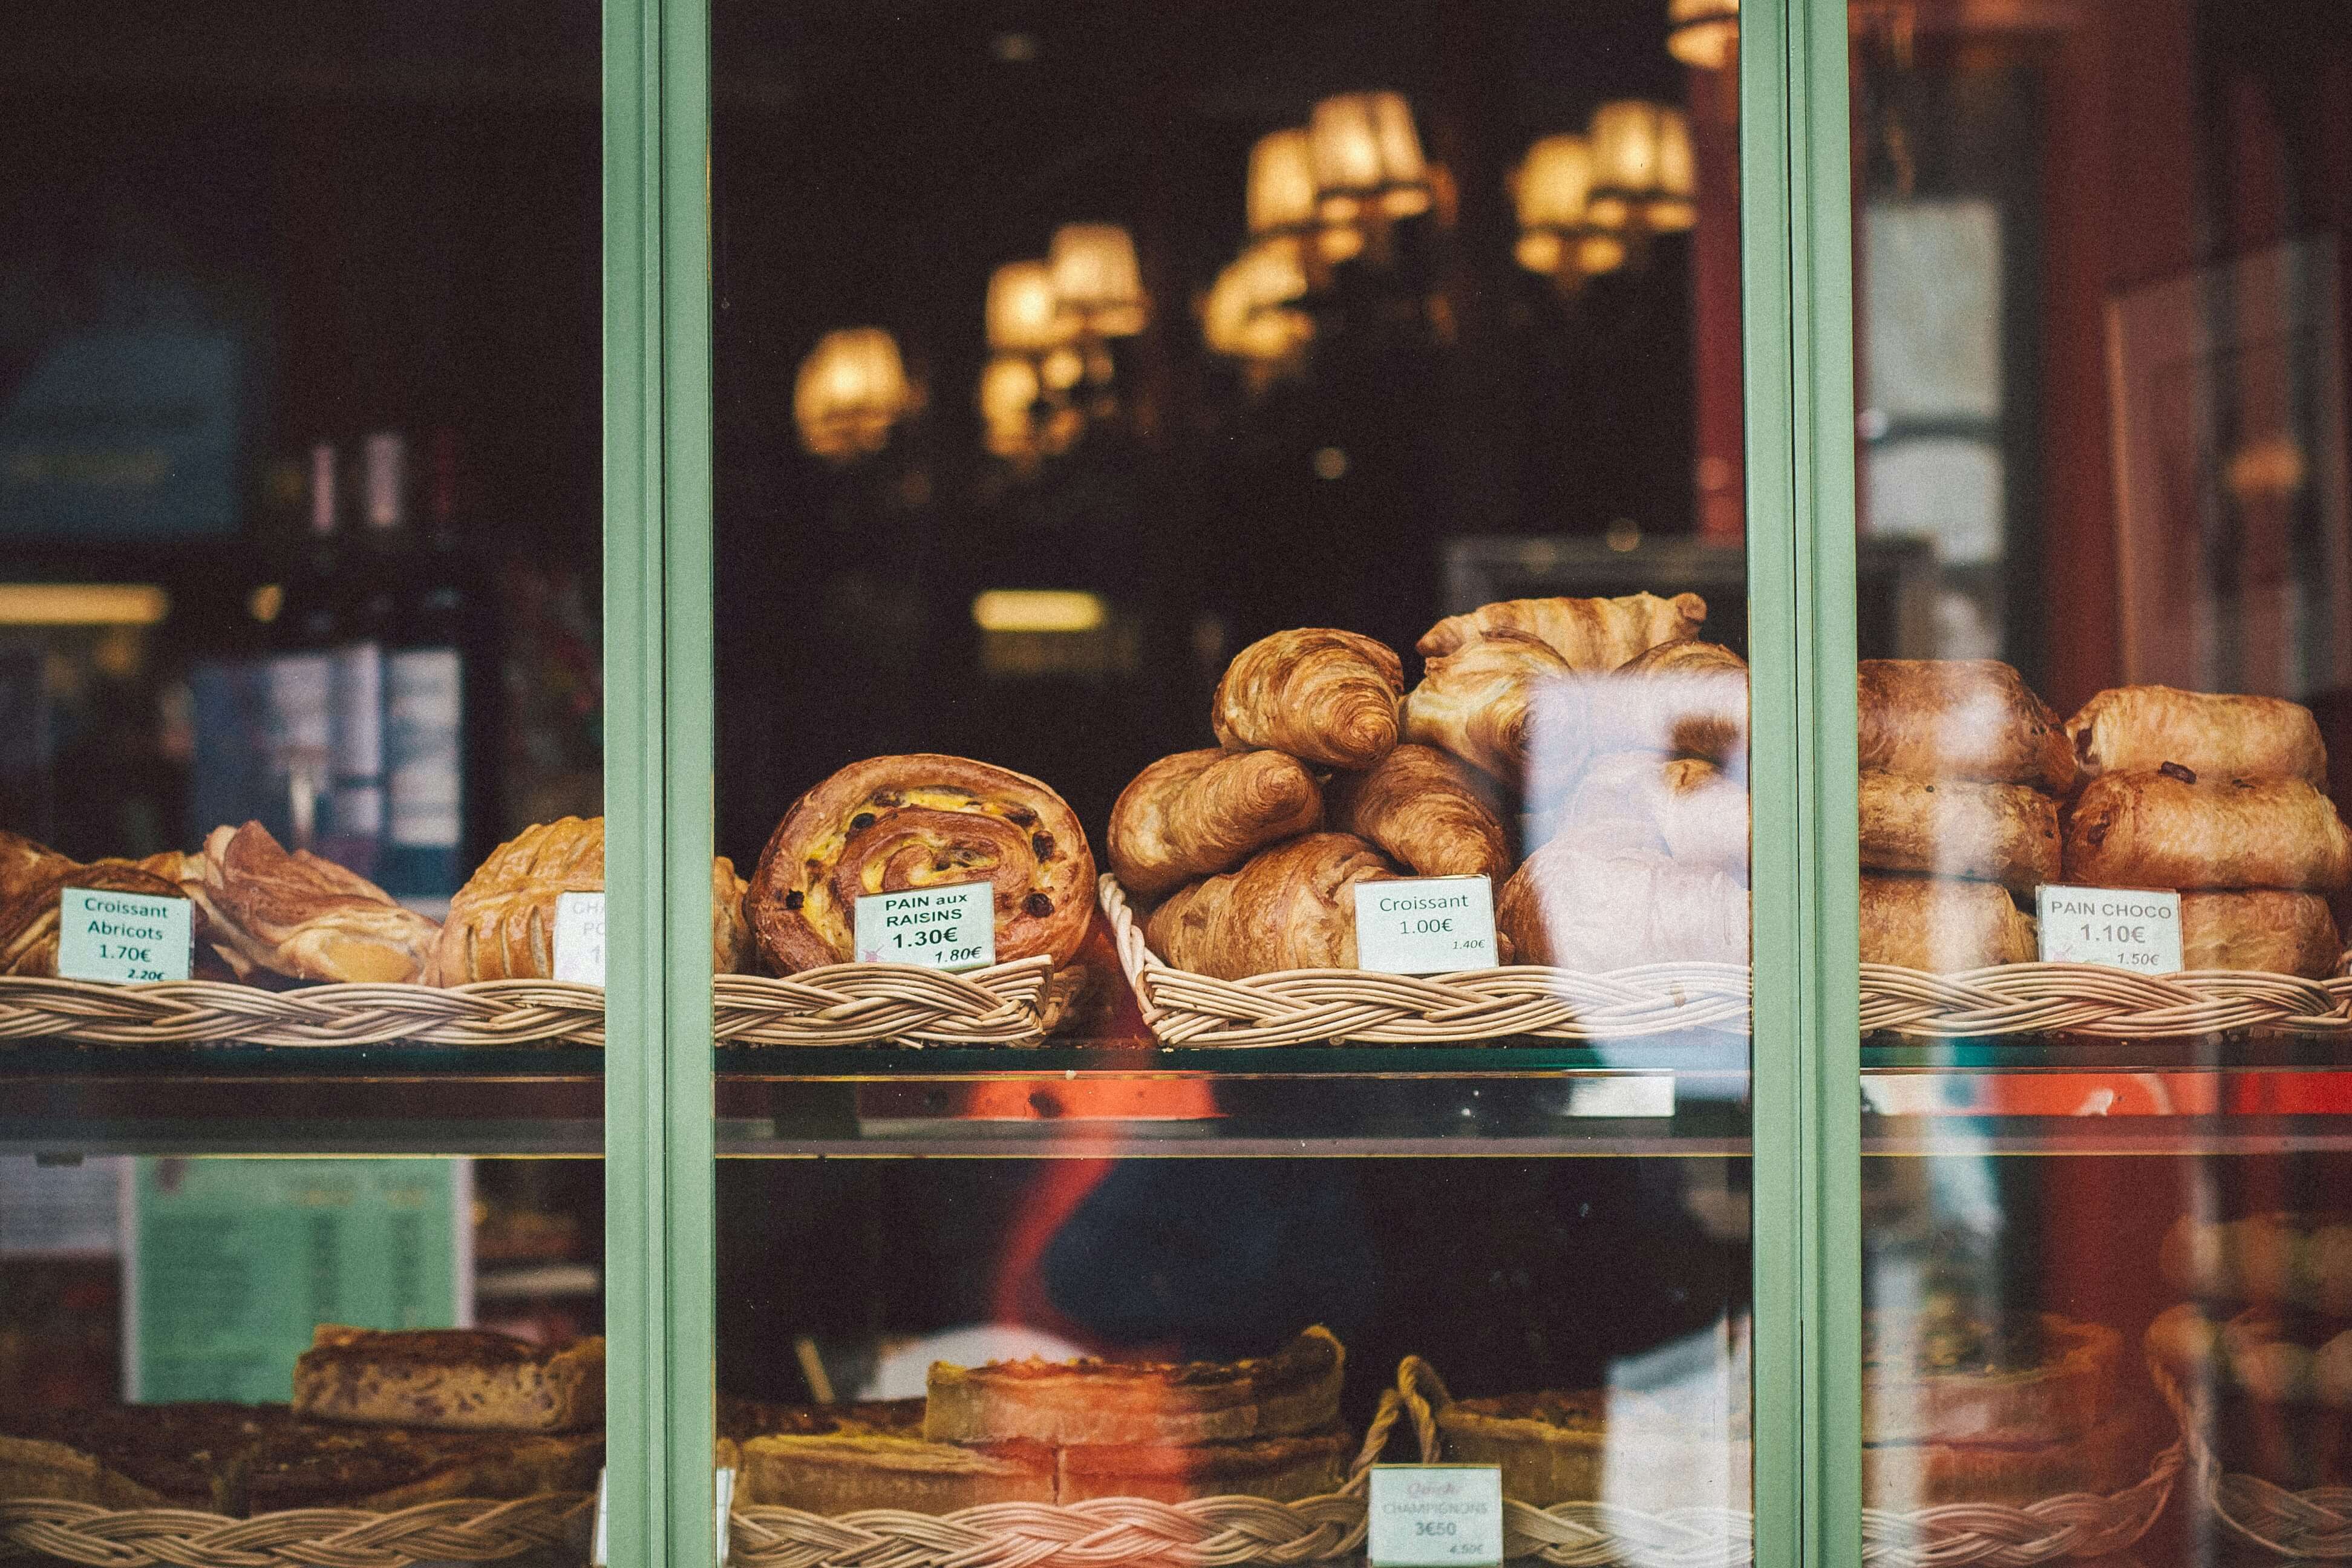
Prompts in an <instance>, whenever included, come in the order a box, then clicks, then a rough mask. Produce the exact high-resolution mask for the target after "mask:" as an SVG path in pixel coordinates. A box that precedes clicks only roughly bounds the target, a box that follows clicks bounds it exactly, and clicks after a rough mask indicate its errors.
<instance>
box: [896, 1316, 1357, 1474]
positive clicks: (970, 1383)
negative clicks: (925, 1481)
mask: <svg viewBox="0 0 2352 1568" xmlns="http://www.w3.org/2000/svg"><path fill="white" fill-rule="evenodd" d="M1346 1364H1347V1352H1345V1351H1343V1350H1342V1349H1341V1348H1340V1346H1339V1341H1338V1340H1337V1339H1336V1338H1334V1337H1333V1336H1332V1334H1331V1332H1330V1331H1329V1330H1328V1329H1324V1328H1321V1327H1317V1328H1311V1329H1308V1330H1307V1331H1305V1332H1303V1333H1301V1334H1299V1335H1298V1336H1297V1338H1295V1339H1293V1340H1292V1341H1291V1342H1289V1343H1288V1344H1286V1345H1284V1346H1283V1347H1282V1348H1281V1349H1279V1350H1277V1351H1276V1352H1274V1353H1273V1354H1271V1355H1268V1356H1263V1357H1259V1358H1256V1359H1253V1360H1244V1361H1236V1362H1184V1363H1168V1362H1116V1361H1091V1360H1089V1361H1076V1362H1044V1361H1034V1360H1033V1361H1013V1362H992V1363H988V1364H987V1365H985V1366H977V1367H962V1366H956V1365H953V1364H951V1363H947V1362H936V1363H932V1366H931V1371H930V1378H929V1395H928V1397H929V1405H928V1406H927V1408H926V1410H925V1412H924V1415H923V1436H925V1437H927V1438H929V1439H930V1440H931V1441H933V1442H950V1443H1001V1442H1007V1441H1013V1440H1025V1441H1028V1442H1034V1443H1047V1444H1052V1445H1054V1446H1055V1447H1104V1446H1111V1447H1116V1446H1121V1445H1129V1444H1134V1445H1146V1446H1151V1445H1159V1446H1167V1445H1184V1444H1201V1443H1218V1442H1234V1441H1239V1440H1242V1439H1249V1438H1261V1437H1289V1436H1302V1435H1306V1434H1309V1433H1318V1432H1323V1431H1328V1430H1329V1429H1330V1428H1332V1427H1334V1426H1337V1424H1338V1422H1339V1382H1340V1377H1341V1375H1342V1373H1344V1371H1345V1369H1346Z"/></svg>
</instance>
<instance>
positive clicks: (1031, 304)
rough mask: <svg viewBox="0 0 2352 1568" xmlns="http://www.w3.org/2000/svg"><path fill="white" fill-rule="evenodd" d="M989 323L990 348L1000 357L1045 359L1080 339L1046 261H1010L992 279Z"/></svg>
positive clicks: (1052, 272)
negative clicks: (1029, 356)
mask: <svg viewBox="0 0 2352 1568" xmlns="http://www.w3.org/2000/svg"><path fill="white" fill-rule="evenodd" d="M987 321H988V346H989V347H990V348H992V349H994V350H995V351H996V352H997V353H1014V354H1033V355H1043V354H1045V353H1051V352H1052V351H1053V350H1055V349H1057V348H1059V347H1061V346H1062V345H1063V344H1065V343H1066V342H1069V341H1070V340H1071V339H1072V338H1075V337H1076V336H1077V322H1076V320H1075V319H1073V318H1072V317H1070V316H1068V315H1066V314H1065V313H1064V311H1063V310H1062V302H1061V300H1060V298H1059V297H1058V296H1057V295H1056V294H1055V292H1054V269H1053V268H1052V267H1051V266H1049V265H1048V264H1047V263H1045V262H1044V261H1008V262H1006V263H1005V264H1004V265H1003V266H1002V267H1000V268H997V269H996V270H995V272H994V273H993V274H992V275H991V276H990V278H989V279H988V317H987Z"/></svg>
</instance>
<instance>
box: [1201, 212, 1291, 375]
mask: <svg viewBox="0 0 2352 1568" xmlns="http://www.w3.org/2000/svg"><path fill="white" fill-rule="evenodd" d="M1306 292H1307V274H1306V271H1305V269H1304V268H1302V267H1301V265H1300V263H1299V257H1298V250H1297V245H1296V243H1289V242H1285V241H1282V240H1274V241H1269V242H1267V243H1265V244H1262V245H1256V246H1253V247H1251V248H1249V249H1248V250H1245V251H1244V252H1243V253H1242V254H1241V256H1240V258H1238V259H1236V260H1235V261H1234V263H1233V264H1232V265H1231V266H1229V267H1227V268H1225V269H1224V270H1223V272H1221V273H1219V274H1218V275H1217V280H1216V282H1215V283H1214V284H1213V285H1212V286H1211V288H1210V289H1209V298H1208V301H1207V303H1206V304H1205V305H1204V306H1203V307H1202V328H1203V331H1204V333H1205V335H1206V337H1207V338H1208V340H1209V346H1210V347H1211V348H1212V349H1213V350H1215V351H1216V352H1217V353H1221V354H1225V355H1228V356H1230V357H1232V358H1234V359H1243V360H1256V361H1261V362H1263V361H1272V360H1280V359H1285V358H1287V357H1288V356H1289V355H1290V354H1291V353H1294V352H1296V351H1297V349H1298V348H1299V347H1300V346H1301V345H1302V344H1304V343H1305V342H1307V339H1308V338H1310V337H1312V336H1313V335H1314V331H1315V326H1314V322H1313V321H1312V320H1311V319H1310V318H1309V317H1308V316H1307V313H1306V312H1305V311H1304V310H1295V309H1292V308H1290V303H1291V301H1293V300H1297V299H1298V298H1299V297H1300V296H1302V295H1304V294H1305V293H1306Z"/></svg>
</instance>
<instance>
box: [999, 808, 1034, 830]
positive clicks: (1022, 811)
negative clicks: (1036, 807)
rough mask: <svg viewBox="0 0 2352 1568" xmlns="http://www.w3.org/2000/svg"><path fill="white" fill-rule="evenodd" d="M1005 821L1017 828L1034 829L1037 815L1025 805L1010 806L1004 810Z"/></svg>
mask: <svg viewBox="0 0 2352 1568" xmlns="http://www.w3.org/2000/svg"><path fill="white" fill-rule="evenodd" d="M1004 820H1005V821H1007V822H1009V823H1011V824H1013V826H1015V827H1034V826H1036V823H1037V814H1036V813H1035V812H1034V811H1032V810H1030V809H1029V808H1028V807H1027V806H1025V805H1008V806H1006V807H1005V808H1004Z"/></svg>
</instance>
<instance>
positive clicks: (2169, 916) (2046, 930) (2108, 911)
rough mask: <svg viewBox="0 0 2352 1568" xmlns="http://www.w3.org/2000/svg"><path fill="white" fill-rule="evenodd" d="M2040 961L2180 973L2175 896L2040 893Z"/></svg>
mask: <svg viewBox="0 0 2352 1568" xmlns="http://www.w3.org/2000/svg"><path fill="white" fill-rule="evenodd" d="M2040 906H2041V909H2040V912H2041V925H2042V963H2104V964H2105V965H2107V966H2108V967H2109V968H2111V969H2128V970H2130V971H2132V972H2133V973H2136V974H2177V973H2179V972H2180V895H2179V893H2145V892H2137V891H2135V890H2133V889H2128V888H2061V887H2055V886H2052V885H2049V884H2044V885H2043V886H2042V889H2041V899H2040Z"/></svg>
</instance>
